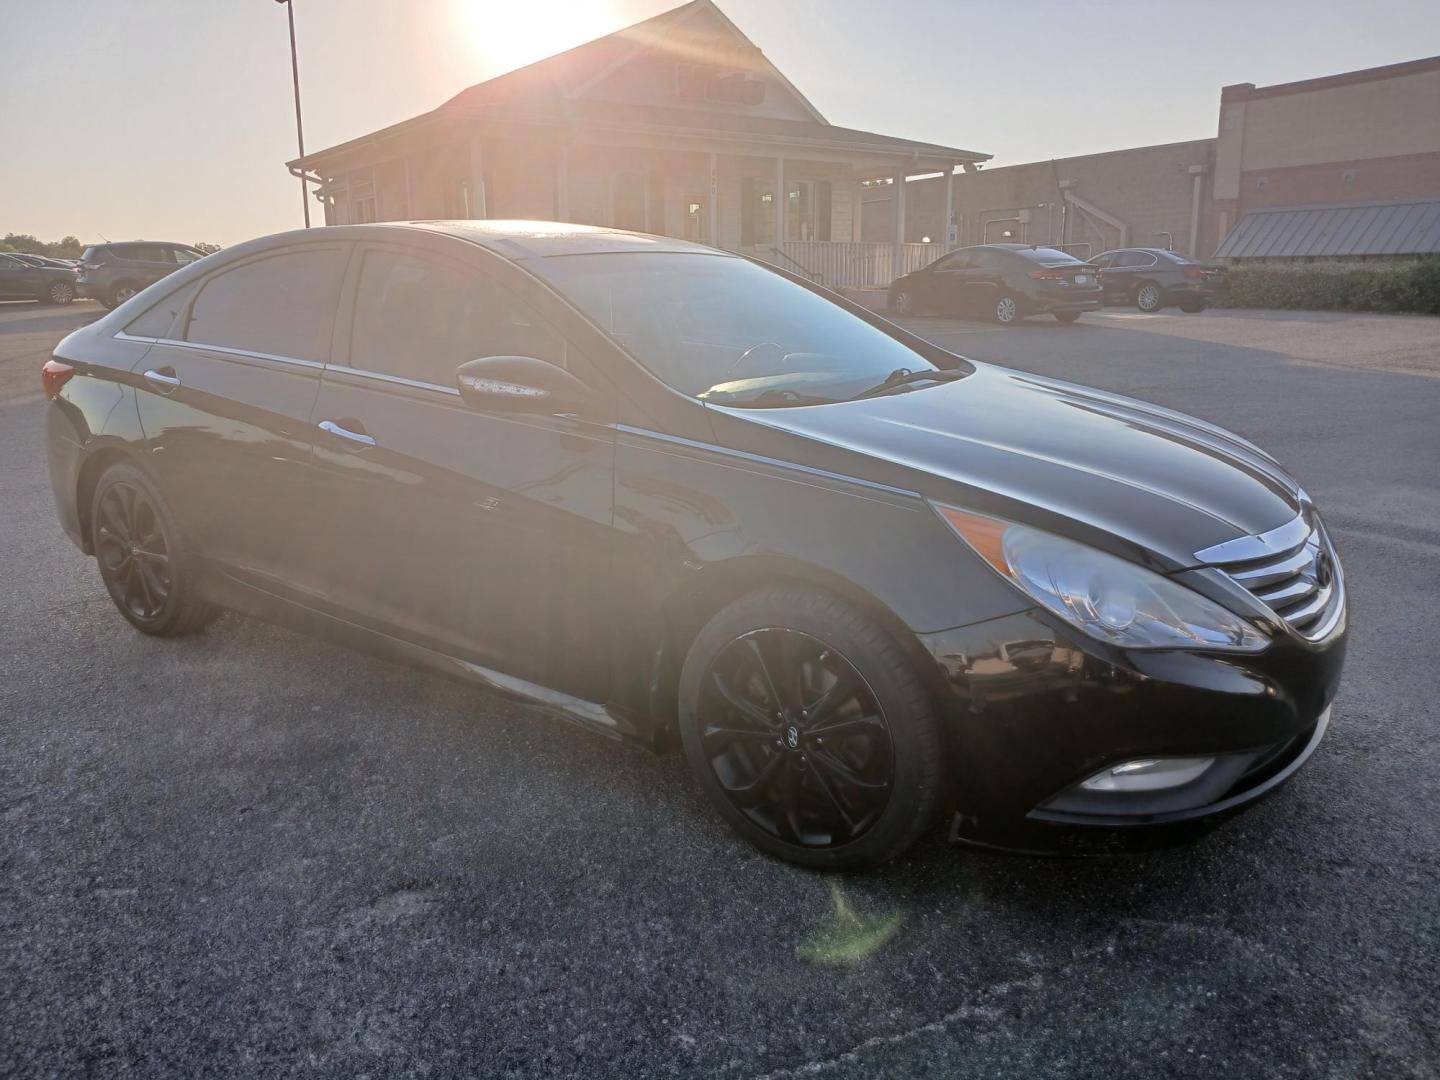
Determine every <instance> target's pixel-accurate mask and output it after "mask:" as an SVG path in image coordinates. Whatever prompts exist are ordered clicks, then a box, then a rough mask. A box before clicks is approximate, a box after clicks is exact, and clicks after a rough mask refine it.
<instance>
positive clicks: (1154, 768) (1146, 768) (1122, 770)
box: [1080, 757, 1215, 791]
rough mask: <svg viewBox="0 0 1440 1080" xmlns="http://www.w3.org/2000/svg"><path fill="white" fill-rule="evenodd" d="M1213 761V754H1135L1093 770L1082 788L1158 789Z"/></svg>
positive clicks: (1177, 784) (1198, 771) (1179, 783)
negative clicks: (1181, 755)
mask: <svg viewBox="0 0 1440 1080" xmlns="http://www.w3.org/2000/svg"><path fill="white" fill-rule="evenodd" d="M1214 764H1215V759H1214V758H1213V757H1167V758H1139V759H1137V760H1135V761H1125V762H1122V763H1120V764H1119V765H1112V766H1110V768H1108V769H1105V770H1103V771H1101V772H1098V773H1096V774H1095V775H1094V776H1092V777H1090V779H1089V780H1086V781H1085V782H1084V783H1083V784H1081V785H1080V786H1081V787H1082V788H1084V789H1085V790H1086V791H1162V790H1164V789H1165V788H1177V787H1181V786H1183V785H1185V784H1188V783H1190V781H1191V780H1194V779H1196V778H1197V777H1199V776H1200V775H1201V774H1203V773H1204V772H1205V770H1206V769H1208V768H1210V766H1211V765H1214Z"/></svg>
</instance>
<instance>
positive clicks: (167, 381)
mask: <svg viewBox="0 0 1440 1080" xmlns="http://www.w3.org/2000/svg"><path fill="white" fill-rule="evenodd" d="M170 370H171V371H173V370H174V369H173V368H171V369H170ZM145 378H146V379H148V380H149V381H150V382H152V383H154V384H155V385H156V386H163V387H165V388H166V389H167V390H174V389H175V387H177V386H179V385H180V379H179V377H178V376H176V375H166V374H165V373H164V372H160V371H156V370H155V369H154V368H151V369H150V370H149V371H147V372H145Z"/></svg>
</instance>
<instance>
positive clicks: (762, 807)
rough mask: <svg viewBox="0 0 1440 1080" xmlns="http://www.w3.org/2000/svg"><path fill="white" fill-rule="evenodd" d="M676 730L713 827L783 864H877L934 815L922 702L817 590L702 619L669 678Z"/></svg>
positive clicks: (890, 644) (849, 610)
mask: <svg viewBox="0 0 1440 1080" xmlns="http://www.w3.org/2000/svg"><path fill="white" fill-rule="evenodd" d="M762 659H763V661H764V662H763V664H762V662H761V661H762ZM777 679H778V681H777ZM780 686H784V687H785V688H786V689H785V690H784V691H783V692H782V691H780V690H778V689H777V687H780ZM777 717H778V718H779V719H777ZM679 722H680V737H681V741H682V742H683V744H684V746H685V755H686V757H687V758H688V759H689V761H690V765H691V768H692V769H693V770H694V772H695V775H696V777H697V779H698V780H699V782H700V786H701V788H702V789H704V791H705V794H706V795H707V797H708V798H709V799H710V801H711V803H712V805H713V806H714V807H715V809H716V810H717V811H718V812H719V813H720V816H721V817H723V818H724V819H725V820H726V821H727V822H728V823H729V824H730V826H731V827H732V828H733V829H735V831H736V832H738V833H739V834H740V835H741V836H743V837H744V838H745V839H746V840H748V841H750V843H752V844H754V845H755V846H756V847H758V848H759V849H760V850H762V851H765V852H767V853H769V854H771V855H774V856H776V857H778V858H781V859H785V860H786V861H788V862H792V863H795V864H796V865H799V866H806V867H811V868H815V869H824V870H858V869H864V868H867V867H872V866H877V865H879V864H880V863H882V862H885V861H886V860H887V859H891V858H894V857H895V856H896V855H898V854H900V853H901V852H902V851H904V850H905V849H906V848H907V847H909V846H910V844H911V843H913V842H914V841H915V839H916V838H917V837H918V836H920V834H921V833H922V832H924V830H925V828H926V827H927V826H928V825H929V824H930V822H931V820H932V819H933V818H934V815H935V810H936V806H937V804H938V802H939V797H940V790H941V779H942V772H943V769H942V759H941V740H940V728H939V722H938V721H937V720H936V718H935V715H934V712H933V711H932V708H931V704H930V698H929V695H928V694H927V693H926V691H925V688H924V686H923V685H922V684H921V681H920V677H919V675H918V673H917V672H916V670H915V667H914V665H913V664H912V663H911V661H910V659H909V658H908V657H907V656H906V655H905V653H904V652H902V651H901V648H900V646H899V645H898V644H897V643H896V642H895V640H894V639H893V638H892V637H891V636H890V635H889V634H888V633H886V632H885V630H884V629H882V628H881V627H880V626H879V625H878V624H877V623H875V622H874V621H873V620H872V619H871V618H869V617H868V616H867V615H865V614H864V613H862V612H860V611H858V610H857V609H855V608H854V607H852V606H850V605H849V604H847V603H846V602H845V601H843V600H841V599H839V598H838V597H835V596H833V595H831V594H829V593H824V592H819V591H816V590H813V589H808V588H804V587H800V586H788V585H786V586H781V585H777V586H775V587H773V588H769V589H764V590H761V591H759V592H754V593H750V594H748V595H746V596H743V597H741V598H740V599H738V600H736V601H734V602H733V603H731V604H730V605H728V606H727V607H725V608H724V609H722V610H721V611H720V612H718V613H717V614H716V615H715V616H714V617H712V618H711V619H710V621H709V622H708V623H706V624H705V627H704V628H703V629H702V630H701V631H700V633H699V635H698V636H697V637H696V639H695V642H694V644H693V645H692V646H691V647H690V652H689V654H688V655H687V656H686V658H685V664H684V667H683V668H682V670H681V675H680V699H679ZM827 739H828V740H829V743H828V745H827V743H826V740H827Z"/></svg>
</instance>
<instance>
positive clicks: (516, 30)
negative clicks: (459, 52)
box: [454, 0, 623, 74]
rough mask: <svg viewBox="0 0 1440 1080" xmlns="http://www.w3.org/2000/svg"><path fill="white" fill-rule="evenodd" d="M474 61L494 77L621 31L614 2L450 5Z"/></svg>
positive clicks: (520, 0)
mask: <svg viewBox="0 0 1440 1080" xmlns="http://www.w3.org/2000/svg"><path fill="white" fill-rule="evenodd" d="M454 3H455V7H456V11H457V16H458V22H459V25H460V27H461V29H462V31H463V32H464V34H465V37H466V39H467V40H468V41H469V43H470V47H471V49H472V50H473V51H474V53H475V56H476V58H477V59H478V60H480V61H481V63H483V64H484V65H485V67H486V68H488V69H490V70H491V71H493V72H494V73H496V74H499V73H501V72H505V71H511V70H513V69H514V68H518V67H523V66H524V65H526V64H529V63H533V62H534V61H536V60H543V59H544V58H545V57H547V56H553V55H554V54H555V53H558V52H564V51H565V50H566V49H569V48H572V47H574V46H576V45H580V44H583V43H584V42H586V41H590V40H592V39H594V38H597V37H601V36H603V35H605V34H607V33H609V32H611V31H613V30H615V29H617V28H618V27H619V26H620V25H622V22H623V20H622V19H621V18H620V15H619V12H618V11H617V10H616V4H615V0H454Z"/></svg>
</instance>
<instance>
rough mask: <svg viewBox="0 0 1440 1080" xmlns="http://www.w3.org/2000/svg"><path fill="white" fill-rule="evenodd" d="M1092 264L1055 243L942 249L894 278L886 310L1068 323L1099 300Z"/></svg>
mask: <svg viewBox="0 0 1440 1080" xmlns="http://www.w3.org/2000/svg"><path fill="white" fill-rule="evenodd" d="M1099 282H1100V279H1099V277H1098V276H1097V273H1096V268H1095V267H1094V266H1092V265H1091V264H1089V263H1086V262H1082V261H1080V260H1079V259H1077V258H1076V257H1075V256H1074V255H1071V254H1069V253H1068V252H1064V251H1061V250H1059V249H1058V248H1051V247H1040V246H1037V245H1033V244H981V245H979V246H977V247H968V248H960V249H958V250H956V251H952V252H950V253H949V254H948V255H942V256H941V257H940V258H938V259H936V260H935V261H934V262H933V263H931V264H930V265H929V266H926V267H923V268H921V269H919V270H916V271H915V272H914V273H911V274H906V275H904V276H903V277H899V278H896V279H895V281H894V282H892V283H891V285H890V294H889V301H890V310H891V311H893V312H894V313H895V314H897V315H918V314H922V313H924V312H939V313H944V314H947V315H974V316H979V317H982V318H989V319H993V320H994V321H995V322H997V323H1000V324H1001V325H1002V326H1008V325H1011V324H1013V323H1015V322H1018V321H1019V320H1020V319H1023V318H1024V317H1025V316H1027V315H1054V316H1055V318H1057V319H1059V320H1060V321H1061V322H1064V323H1073V322H1074V321H1075V320H1076V319H1078V318H1080V316H1081V315H1082V314H1084V313H1085V312H1087V311H1095V310H1097V309H1099V307H1100V306H1101V303H1102V296H1101V291H1100V284H1099Z"/></svg>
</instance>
